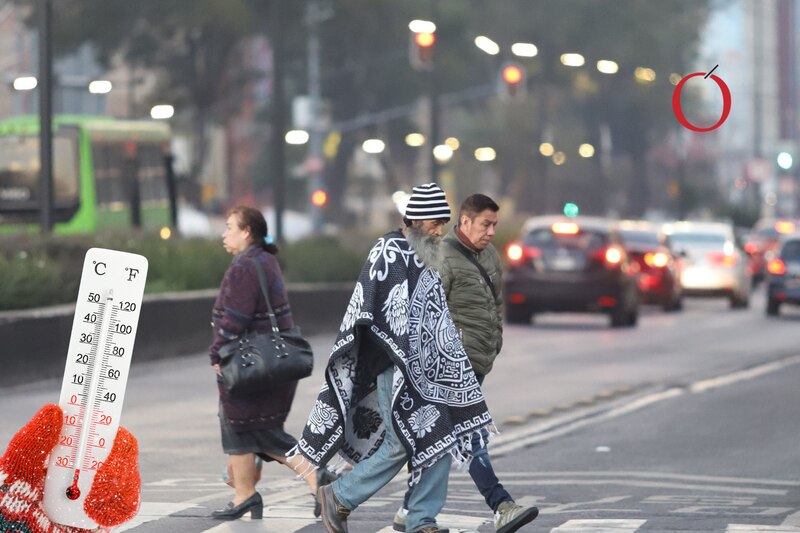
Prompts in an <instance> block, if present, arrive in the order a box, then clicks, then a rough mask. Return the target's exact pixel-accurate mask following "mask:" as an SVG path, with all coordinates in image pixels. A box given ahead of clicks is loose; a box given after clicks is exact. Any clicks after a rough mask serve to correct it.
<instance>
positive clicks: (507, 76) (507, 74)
mask: <svg viewBox="0 0 800 533" xmlns="http://www.w3.org/2000/svg"><path fill="white" fill-rule="evenodd" d="M522 78H523V76H522V69H521V68H519V67H518V66H517V65H506V66H505V67H503V80H504V81H505V82H506V83H508V84H511V85H516V84H518V83H519V82H521V81H522Z"/></svg>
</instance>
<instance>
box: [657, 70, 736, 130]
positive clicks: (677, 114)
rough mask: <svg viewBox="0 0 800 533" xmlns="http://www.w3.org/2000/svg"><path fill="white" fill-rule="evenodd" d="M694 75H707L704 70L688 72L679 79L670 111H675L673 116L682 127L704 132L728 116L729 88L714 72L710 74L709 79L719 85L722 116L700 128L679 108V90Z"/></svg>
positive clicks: (718, 124)
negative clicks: (707, 125)
mask: <svg viewBox="0 0 800 533" xmlns="http://www.w3.org/2000/svg"><path fill="white" fill-rule="evenodd" d="M696 76H707V75H706V73H705V72H695V73H693V74H689V75H688V76H685V77H684V78H683V79H681V81H680V82H678V85H677V86H676V87H675V91H674V92H673V93H672V111H673V112H674V113H675V118H677V119H678V122H680V123H681V126H683V127H684V128H687V129H690V130H692V131H699V132H701V133H702V132H706V131H711V130H715V129H717V128H719V127H720V126H722V123H723V122H725V120H726V119H727V118H728V115H729V114H730V112H731V90H730V89H729V88H728V85H727V84H726V83H725V82H724V81H722V79H721V78H720V77H719V76H717V75H716V74H711V75H710V76H711V79H712V80H714V82H715V83H716V84H717V86H719V90H720V91H721V92H722V116H720V117H719V120H718V121H717V122H716V124H714V125H712V126H709V127H707V128H700V127H698V126H695V125H694V124H692V123H691V122H689V121H688V120H687V119H686V116H684V114H683V109H681V90H682V89H683V85H684V84H685V83H686V81H687V80H689V79H690V78H694V77H696Z"/></svg>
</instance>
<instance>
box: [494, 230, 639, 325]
mask: <svg viewBox="0 0 800 533" xmlns="http://www.w3.org/2000/svg"><path fill="white" fill-rule="evenodd" d="M506 257H507V260H508V267H507V271H506V275H505V285H504V298H505V308H506V319H507V320H508V321H509V322H510V323H520V324H523V323H524V324H527V323H530V320H531V318H533V315H535V314H536V313H544V312H560V311H563V312H590V313H592V312H594V313H606V314H608V315H609V316H610V319H611V326H612V327H626V326H635V325H636V321H637V318H638V316H639V290H638V288H637V279H636V278H637V276H636V268H635V266H634V263H632V262H631V261H630V260H629V258H628V254H627V252H626V251H625V248H624V247H623V244H622V240H621V239H620V237H619V235H618V233H617V231H616V229H615V228H614V224H613V222H611V221H608V220H605V219H597V218H589V217H576V218H566V217H555V216H554V217H536V218H533V219H530V220H528V222H526V224H525V226H524V228H523V232H522V237H521V239H520V240H519V241H517V242H513V243H511V244H509V245H508V247H507V248H506Z"/></svg>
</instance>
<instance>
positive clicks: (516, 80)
mask: <svg viewBox="0 0 800 533" xmlns="http://www.w3.org/2000/svg"><path fill="white" fill-rule="evenodd" d="M527 93H528V81H527V74H526V73H525V69H524V68H523V67H522V66H521V65H519V64H518V63H505V64H504V65H503V66H502V67H501V68H500V74H499V76H498V77H497V95H498V96H499V97H500V99H501V100H503V101H504V102H521V101H522V100H524V99H525V96H526V94H527Z"/></svg>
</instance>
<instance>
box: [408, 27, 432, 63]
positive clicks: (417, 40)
mask: <svg viewBox="0 0 800 533" xmlns="http://www.w3.org/2000/svg"><path fill="white" fill-rule="evenodd" d="M434 44H436V34H435V33H433V32H426V31H420V32H416V31H412V32H411V33H410V34H409V41H408V61H409V63H411V68H413V69H414V70H432V69H433V45H434Z"/></svg>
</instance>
